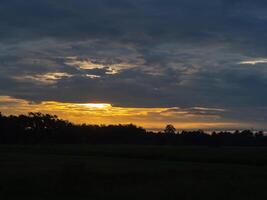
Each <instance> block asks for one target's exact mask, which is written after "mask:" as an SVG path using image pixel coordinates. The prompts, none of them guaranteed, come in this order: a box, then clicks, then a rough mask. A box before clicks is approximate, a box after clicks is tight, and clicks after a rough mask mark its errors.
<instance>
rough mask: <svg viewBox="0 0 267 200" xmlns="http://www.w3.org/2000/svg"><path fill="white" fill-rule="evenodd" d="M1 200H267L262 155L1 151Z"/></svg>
mask: <svg viewBox="0 0 267 200" xmlns="http://www.w3.org/2000/svg"><path fill="white" fill-rule="evenodd" d="M0 199H3V200H6V199H7V200H8V199H30V200H31V199H32V200H33V199H34V200H39V199H49V200H50V199H51V200H53V199H57V200H59V199H64V200H68V199H78V200H80V199H82V200H83V199H84V200H85V199H90V200H94V199H96V200H98V199H138V200H139V199H140V200H143V199H146V200H150V199H153V200H169V199H175V200H176V199H182V200H187V199H206V200H209V199H212V200H215V199H216V200H218V199H225V200H231V199H233V200H239V199H240V200H247V199H251V200H257V199H259V200H264V199H267V148H205V147H203V148H202V147H153V146H123V145H118V146H109V145H106V146H88V145H87V146H77V145H60V146H58V145H57V146H0Z"/></svg>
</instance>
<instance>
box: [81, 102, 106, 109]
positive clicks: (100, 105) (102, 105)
mask: <svg viewBox="0 0 267 200" xmlns="http://www.w3.org/2000/svg"><path fill="white" fill-rule="evenodd" d="M77 105H79V106H84V107H87V108H92V109H94V108H96V109H106V108H110V107H111V104H107V103H82V104H77Z"/></svg>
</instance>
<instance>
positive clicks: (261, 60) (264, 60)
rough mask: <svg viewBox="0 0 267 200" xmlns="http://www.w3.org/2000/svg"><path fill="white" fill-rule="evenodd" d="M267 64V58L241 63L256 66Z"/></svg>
mask: <svg viewBox="0 0 267 200" xmlns="http://www.w3.org/2000/svg"><path fill="white" fill-rule="evenodd" d="M265 63H267V58H258V59H252V60H245V61H241V62H239V64H241V65H256V64H265Z"/></svg>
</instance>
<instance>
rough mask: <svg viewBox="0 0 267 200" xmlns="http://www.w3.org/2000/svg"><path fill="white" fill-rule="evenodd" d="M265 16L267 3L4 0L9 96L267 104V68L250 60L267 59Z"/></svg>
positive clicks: (4, 90) (150, 103)
mask: <svg viewBox="0 0 267 200" xmlns="http://www.w3.org/2000/svg"><path fill="white" fill-rule="evenodd" d="M266 11H267V2H266V1H263V0H255V1H249V0H242V1H241V0H204V1H199V2H196V1H195V0H194V1H193V0H177V1H173V0H138V1H131V0H90V1H84V0H64V1H63V0H60V1H53V0H45V1H43V0H8V1H7V0H2V1H1V4H0V18H1V22H0V95H10V96H13V97H17V98H23V99H27V100H30V101H36V102H39V101H45V100H57V101H61V102H90V101H101V102H108V103H112V104H114V105H119V106H131V107H196V106H200V107H209V106H210V107H221V108H230V109H232V110H233V109H236V110H238V111H240V110H242V109H244V108H247V109H251V110H253V108H256V107H257V108H259V107H260V108H262V107H267V103H266V102H267V93H266V92H265V90H266V87H267V63H264V62H263V63H257V64H255V65H253V64H244V63H241V62H242V61H250V60H255V59H264V58H265V59H266V58H267V46H266V42H267V35H266V32H267V26H266V22H267V14H266ZM45 81H48V83H49V84H45ZM241 108H242V109H241ZM240 112H241V111H240ZM258 112H259V111H257V113H258ZM233 116H235V118H242V115H238V114H233ZM225 117H227V118H231V116H228V115H225Z"/></svg>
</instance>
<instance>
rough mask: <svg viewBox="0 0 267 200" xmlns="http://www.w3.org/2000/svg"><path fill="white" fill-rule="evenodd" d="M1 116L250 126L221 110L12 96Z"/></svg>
mask: <svg viewBox="0 0 267 200" xmlns="http://www.w3.org/2000/svg"><path fill="white" fill-rule="evenodd" d="M192 109H193V110H192ZM210 111H212V112H210ZM214 111H217V112H218V114H214V113H213V112H214ZM0 112H2V113H3V114H5V115H11V114H12V115H19V114H27V113H28V112H41V113H48V114H53V115H57V116H59V117H60V118H62V119H66V120H69V121H71V122H74V123H78V124H82V123H86V124H99V125H100V124H106V125H108V124H130V123H132V124H136V125H138V126H142V127H144V128H147V129H150V130H151V129H153V130H155V129H163V128H164V127H165V125H166V124H173V125H174V126H175V127H176V128H177V129H216V128H229V127H232V128H235V127H236V128H241V127H245V126H248V124H242V123H240V122H237V121H227V120H225V119H222V118H221V116H220V112H224V109H218V108H202V107H195V108H191V110H190V109H183V108H178V107H174V108H130V107H116V106H112V105H111V104H108V103H63V102H55V101H44V102H41V103H32V102H29V101H26V100H22V99H15V98H12V97H9V96H0ZM198 113H199V114H198ZM249 126H251V125H249Z"/></svg>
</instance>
